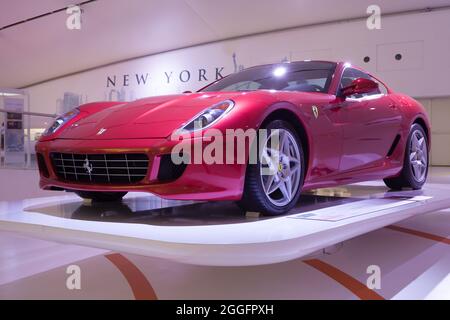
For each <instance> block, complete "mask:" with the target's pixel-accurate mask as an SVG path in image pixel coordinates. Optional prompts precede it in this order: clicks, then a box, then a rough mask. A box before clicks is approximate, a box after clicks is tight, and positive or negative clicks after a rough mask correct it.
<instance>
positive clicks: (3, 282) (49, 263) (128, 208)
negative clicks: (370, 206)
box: [0, 168, 450, 299]
mask: <svg viewBox="0 0 450 320" xmlns="http://www.w3.org/2000/svg"><path fill="white" fill-rule="evenodd" d="M17 174H20V175H21V178H20V179H17V178H16V179H13V177H16V176H17ZM0 181H2V182H1V183H2V186H1V187H2V194H1V195H0V201H3V202H0V203H1V205H0V208H1V210H2V211H5V212H3V214H5V213H6V214H7V213H8V210H11V212H13V211H14V210H16V208H18V207H21V206H24V207H26V210H29V211H30V212H31V211H32V212H38V213H45V214H46V215H49V216H53V215H57V216H59V217H64V218H71V219H69V220H70V222H72V221H74V219H75V220H76V221H75V222H76V223H82V222H83V221H93V220H95V221H102V222H108V223H109V224H111V223H112V224H114V222H127V223H133V224H141V223H146V224H151V225H154V226H158V227H161V226H162V227H164V226H170V227H171V228H180V227H182V226H192V225H196V224H205V225H210V226H211V227H215V226H222V225H226V226H228V227H231V228H232V227H233V226H236V228H237V227H238V225H251V224H252V223H253V222H254V221H255V219H259V218H258V217H252V216H245V217H242V216H239V215H238V214H236V213H234V211H233V209H232V208H231V207H230V211H229V212H231V213H230V214H229V215H227V213H226V212H228V211H227V210H228V209H227V208H228V207H227V206H229V204H223V206H222V205H221V204H219V205H214V206H210V207H206V209H205V208H204V207H202V208H201V207H196V206H198V205H197V204H188V205H185V204H183V203H179V202H171V201H161V200H159V199H156V200H155V198H152V199H153V200H151V201H150V200H148V199H147V200H145V199H144V198H143V197H142V195H140V196H139V197H134V196H133V197H130V198H129V199H128V200H126V201H125V204H124V205H122V206H119V207H105V206H103V207H100V208H98V207H96V206H92V205H90V204H86V203H83V202H82V201H81V200H78V199H77V198H75V197H72V196H67V195H66V196H64V195H61V194H60V193H53V192H45V193H43V192H41V191H39V190H38V189H37V188H36V187H35V186H36V182H37V177H36V171H33V170H21V171H16V170H6V169H2V170H0ZM20 181H27V182H28V183H26V184H24V183H21V182H20ZM429 184H430V186H431V185H433V186H436V185H437V186H442V188H444V187H447V186H449V185H450V168H432V169H431V171H430V178H429ZM425 189H426V187H425ZM3 190H6V191H5V192H4V193H3ZM386 191H387V189H386V188H385V187H384V185H382V183H380V182H378V181H376V182H369V183H362V184H357V185H351V186H346V187H343V188H335V189H322V190H320V191H319V192H318V193H316V194H315V195H314V196H315V198H314V197H313V196H311V195H305V196H304V197H303V200H301V204H303V202H302V201H304V203H305V206H311V205H313V206H319V207H321V208H322V207H323V206H328V209H329V210H332V209H333V208H334V207H335V206H336V205H338V204H339V205H341V204H342V202H345V203H347V201H350V200H348V199H353V198H354V197H358V196H360V195H362V194H363V195H366V194H369V193H370V194H371V193H379V192H386ZM448 194H449V197H450V191H449V193H448ZM35 197H45V200H42V199H44V198H40V199H41V200H39V199H37V200H33V201H34V202H33V203H31V202H30V203H28V202H27V205H26V206H25V205H24V204H23V203H24V201H21V200H20V199H23V198H26V199H28V198H35ZM334 198H339V199H338V200H336V199H334ZM46 199H48V200H46ZM58 199H60V200H58ZM318 199H319V200H318ZM342 199H344V200H342ZM346 199H347V200H346ZM25 201H29V200H25ZM311 201H313V202H315V203H313V204H312V203H311ZM333 201H338V202H333ZM142 206H144V207H145V208H144V209H143V208H142ZM177 207H179V208H187V207H189V208H190V209H181V210H175V209H174V208H177ZM197 208H199V209H200V211H201V214H196V209H197ZM214 208H215V209H217V210H214ZM224 208H225V209H227V210H224ZM24 210H25V209H24ZM26 210H25V211H26ZM205 212H206V213H205ZM149 221H150V222H149ZM277 221H278V220H277ZM260 222H264V223H268V222H270V220H264V221H263V220H261V221H260ZM0 223H1V222H0ZM2 229H3V230H5V229H7V228H2ZM268 232H269V231H268ZM218 236H220V235H218ZM245 236H246V235H242V237H245ZM121 252H122V251H121ZM124 252H130V251H129V250H124ZM143 252H144V251H143ZM190 254H192V253H190ZM194 254H195V252H194ZM247 255H249V256H251V255H252V252H247ZM255 255H256V252H255ZM0 261H1V263H0V299H16V298H19V299H22V298H23V299H450V289H449V288H450V208H448V209H442V210H439V211H435V212H430V213H427V214H423V215H416V216H414V217H412V218H409V219H406V220H403V221H399V222H396V223H395V224H393V225H389V226H385V227H383V228H380V229H377V230H374V231H371V232H368V233H366V234H362V235H360V236H357V237H354V238H352V239H350V240H346V241H343V242H338V243H337V244H336V245H334V246H331V247H328V248H327V249H326V250H323V251H320V252H319V251H318V252H315V253H313V254H309V255H308V256H307V257H303V258H300V259H295V260H290V261H287V262H282V263H276V264H266V265H259V266H258V265H257V266H232V267H224V266H200V265H192V264H184V263H179V262H174V261H169V260H166V259H161V258H154V257H148V256H143V255H136V254H130V253H118V252H113V251H109V250H103V249H96V248H92V247H87V246H78V245H71V244H61V243H57V242H52V241H48V240H38V239H35V238H32V237H29V236H26V235H23V234H19V233H16V232H9V231H0ZM73 265H76V266H78V267H79V270H80V271H81V272H80V275H81V277H80V280H81V281H80V284H81V289H79V290H77V289H74V290H69V289H68V287H67V282H68V279H70V274H68V273H67V272H68V267H69V266H73ZM374 268H376V269H378V270H379V272H380V275H381V277H380V282H379V283H378V284H379V287H380V288H379V289H378V288H374V289H373V290H371V289H369V288H368V287H367V286H366V283H367V280H368V279H370V278H371V275H372V273H371V272H373V270H374ZM69 269H70V268H69ZM69 271H70V270H69Z"/></svg>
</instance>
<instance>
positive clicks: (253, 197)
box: [238, 120, 305, 216]
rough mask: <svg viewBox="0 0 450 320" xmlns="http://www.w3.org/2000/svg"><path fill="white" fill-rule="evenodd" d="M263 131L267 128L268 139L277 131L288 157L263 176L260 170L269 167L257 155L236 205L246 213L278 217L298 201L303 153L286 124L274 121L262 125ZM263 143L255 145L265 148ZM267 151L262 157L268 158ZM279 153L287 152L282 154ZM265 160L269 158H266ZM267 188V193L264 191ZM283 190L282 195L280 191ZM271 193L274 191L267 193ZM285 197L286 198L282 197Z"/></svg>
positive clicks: (259, 151)
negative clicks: (285, 147) (284, 144)
mask: <svg viewBox="0 0 450 320" xmlns="http://www.w3.org/2000/svg"><path fill="white" fill-rule="evenodd" d="M265 129H267V136H268V137H272V135H273V134H275V133H276V132H277V131H275V130H276V129H278V132H279V134H280V140H279V141H280V144H281V143H282V141H283V137H285V139H287V140H286V141H288V142H287V144H286V145H288V146H289V147H288V148H287V149H285V150H288V151H287V153H288V154H289V156H288V157H286V156H284V155H281V156H280V161H279V162H278V164H273V165H272V166H271V167H272V168H275V166H277V167H276V170H274V171H271V172H275V174H273V175H270V174H263V172H262V168H265V169H268V167H269V165H268V162H267V161H265V160H263V161H261V159H262V157H261V156H258V159H257V163H256V164H250V163H249V164H248V165H247V171H246V176H245V185H244V192H243V195H242V199H241V200H240V201H239V202H238V204H239V206H240V207H241V208H242V209H244V210H246V211H252V212H259V213H261V214H264V215H268V216H277V215H281V214H284V213H287V212H288V211H289V210H291V209H292V208H293V207H294V206H295V205H296V204H297V202H298V199H299V197H300V192H301V188H302V186H303V180H304V168H305V164H304V163H305V160H304V152H303V148H302V145H301V141H300V138H299V136H298V134H297V132H296V131H295V129H294V128H293V127H292V125H291V124H289V123H288V122H286V121H282V120H274V121H272V122H270V123H269V124H268V125H267V126H265ZM268 140H269V139H268ZM266 142H267V140H266ZM266 142H261V143H258V145H261V146H264V145H266ZM258 149H259V148H258ZM280 149H281V148H280ZM272 150H273V149H272ZM283 151H284V150H283ZM263 152H264V148H261V150H258V155H261V154H262V153H263ZM269 152H271V151H270V150H269V151H267V152H266V153H265V154H266V155H267V154H268V153H269ZM282 154H286V153H285V152H283V153H282ZM269 156H270V155H269ZM264 159H268V158H267V157H265V158H264ZM269 159H270V158H269ZM270 163H271V164H272V163H273V162H272V161H270ZM270 179H272V180H270ZM289 181H290V182H289ZM280 183H281V184H283V185H284V187H283V186H281V184H280ZM277 185H280V187H278V189H273V188H275V187H276V186H277ZM289 186H291V187H290V192H289V191H288V188H289ZM266 189H267V191H268V192H266ZM282 189H283V190H284V192H282ZM271 190H275V191H272V192H271V193H270V191H271ZM286 194H287V196H285V195H286Z"/></svg>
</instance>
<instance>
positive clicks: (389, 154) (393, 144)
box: [387, 134, 400, 157]
mask: <svg viewBox="0 0 450 320" xmlns="http://www.w3.org/2000/svg"><path fill="white" fill-rule="evenodd" d="M399 142H400V135H399V134H398V135H397V136H396V137H395V139H394V142H393V143H392V146H391V148H390V149H389V152H388V154H387V156H388V157H390V156H392V154H393V153H394V151H395V148H397V145H398V143H399Z"/></svg>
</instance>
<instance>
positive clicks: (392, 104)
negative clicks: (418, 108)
mask: <svg viewBox="0 0 450 320" xmlns="http://www.w3.org/2000/svg"><path fill="white" fill-rule="evenodd" d="M389 108H391V109H397V106H396V105H395V103H391V104H390V105H389Z"/></svg>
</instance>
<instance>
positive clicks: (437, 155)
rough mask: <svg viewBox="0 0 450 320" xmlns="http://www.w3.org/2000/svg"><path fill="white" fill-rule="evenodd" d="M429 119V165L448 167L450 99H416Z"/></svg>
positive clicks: (449, 160)
mask: <svg viewBox="0 0 450 320" xmlns="http://www.w3.org/2000/svg"><path fill="white" fill-rule="evenodd" d="M418 100H419V101H420V102H421V103H422V104H423V105H424V107H425V108H426V109H427V111H428V115H429V116H430V119H431V141H432V147H431V163H432V164H433V165H436V166H448V165H450V125H449V122H450V98H449V97H447V98H433V99H431V98H422V99H418Z"/></svg>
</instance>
